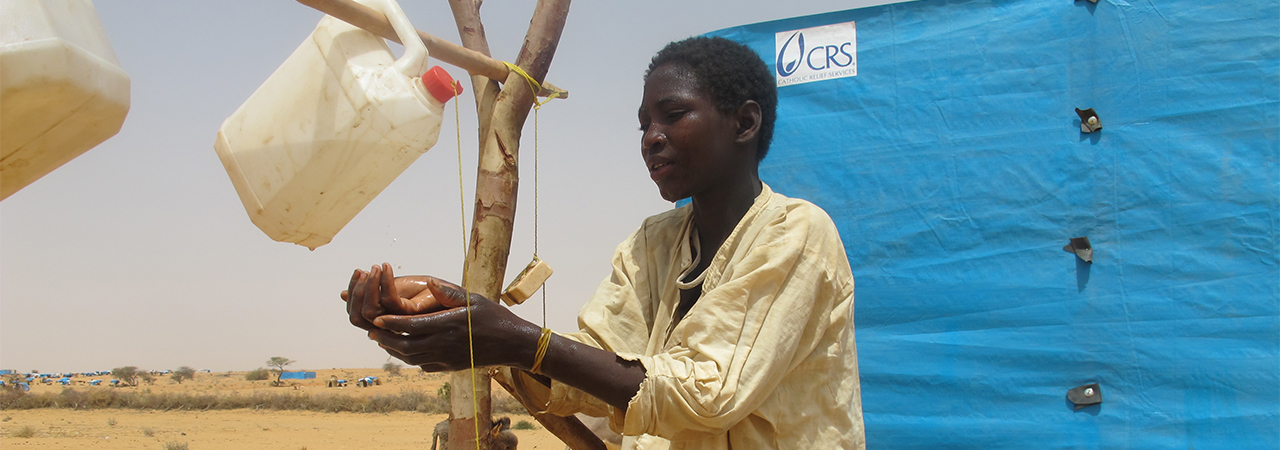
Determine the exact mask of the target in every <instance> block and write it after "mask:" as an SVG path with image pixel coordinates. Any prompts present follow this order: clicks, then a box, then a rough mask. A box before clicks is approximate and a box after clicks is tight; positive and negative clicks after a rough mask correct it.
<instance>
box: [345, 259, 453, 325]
mask: <svg viewBox="0 0 1280 450" xmlns="http://www.w3.org/2000/svg"><path fill="white" fill-rule="evenodd" d="M432 283H440V284H448V283H447V282H444V281H442V280H439V279H437V278H434V277H428V276H406V277H396V276H395V272H394V271H393V270H392V269H391V265H390V264H387V263H382V265H381V266H373V267H371V268H370V269H369V271H368V272H365V271H363V270H360V269H356V271H355V272H354V273H352V274H351V280H350V282H349V283H348V285H347V290H345V291H342V293H341V294H339V296H340V297H342V300H344V301H346V302H347V315H348V317H349V320H350V321H351V324H352V325H355V326H357V327H360V328H362V329H365V330H372V329H374V328H375V325H373V319H374V318H376V317H378V316H380V315H383V314H398V315H414V314H426V313H431V312H436V311H441V310H444V309H447V308H452V307H457V306H462V305H465V304H466V301H465V299H463V300H461V301H458V302H452V303H451V302H450V301H449V299H445V300H444V301H441V300H440V299H438V298H437V297H436V296H435V295H434V294H433V293H432V291H431V290H430V289H428V286H430V285H431V284H432ZM450 286H452V285H451V284H450Z"/></svg>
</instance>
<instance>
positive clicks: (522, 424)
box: [472, 420, 537, 430]
mask: <svg viewBox="0 0 1280 450" xmlns="http://www.w3.org/2000/svg"><path fill="white" fill-rule="evenodd" d="M472 428H475V427H472ZM511 428H513V429H516V430H534V429H537V428H535V427H534V426H533V423H530V422H529V421H528V420H521V421H519V422H516V424H515V426H512V427H511Z"/></svg>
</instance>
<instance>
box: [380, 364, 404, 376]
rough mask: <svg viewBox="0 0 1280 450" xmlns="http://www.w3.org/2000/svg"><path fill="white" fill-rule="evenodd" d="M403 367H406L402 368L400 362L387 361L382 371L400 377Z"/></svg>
mask: <svg viewBox="0 0 1280 450" xmlns="http://www.w3.org/2000/svg"><path fill="white" fill-rule="evenodd" d="M402 367H404V366H401V365H400V363H398V362H395V361H387V363H386V364H383V365H382V370H385V371H387V375H391V376H393V377H394V376H396V375H400V368H402Z"/></svg>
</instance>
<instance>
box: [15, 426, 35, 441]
mask: <svg viewBox="0 0 1280 450" xmlns="http://www.w3.org/2000/svg"><path fill="white" fill-rule="evenodd" d="M35 435H36V430H35V428H31V425H23V426H22V428H19V429H18V431H14V432H13V437H17V438H23V439H26V438H29V437H32V436H35Z"/></svg>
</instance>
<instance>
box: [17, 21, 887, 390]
mask: <svg viewBox="0 0 1280 450" xmlns="http://www.w3.org/2000/svg"><path fill="white" fill-rule="evenodd" d="M880 3H887V2H886V1H883V0H853V1H829V0H821V1H806V2H779V1H728V0H719V1H688V0H677V1H669V0H646V1H596V2H590V1H578V2H575V3H574V4H573V5H572V7H571V9H570V12H569V18H568V23H567V25H566V26H565V30H564V34H563V37H562V38H561V41H560V46H559V49H558V50H557V52H556V55H555V59H554V62H553V63H552V66H551V71H550V73H549V75H548V77H547V78H548V80H549V81H551V82H553V83H555V84H556V85H558V86H561V87H564V88H566V89H568V90H569V91H570V92H571V98H570V99H569V100H563V101H555V102H552V103H551V104H549V105H547V106H546V107H544V108H543V109H542V113H541V118H540V125H541V126H540V153H541V159H540V163H539V165H540V170H541V175H540V195H539V198H540V202H539V203H540V213H539V218H540V221H541V223H540V226H539V235H540V239H539V240H540V243H539V255H540V256H541V257H542V258H543V259H544V260H547V261H548V262H549V263H550V264H551V266H552V267H553V268H555V271H556V273H555V275H554V276H553V277H552V278H551V280H550V281H549V282H548V284H547V288H548V306H547V316H548V324H549V326H550V327H552V328H553V329H555V330H557V331H562V332H563V331H573V330H575V329H576V312H577V310H578V308H579V307H580V306H581V305H582V303H583V302H584V301H585V300H586V299H587V297H588V296H589V295H590V294H591V292H592V291H593V290H594V289H595V286H596V285H597V284H598V283H599V282H600V280H602V279H603V278H604V276H605V275H607V274H608V270H609V259H610V255H611V254H612V252H613V249H614V247H615V246H616V245H617V243H618V242H620V241H622V240H623V239H624V238H626V236H627V235H628V234H629V233H631V232H632V231H633V230H634V229H635V228H636V227H637V226H638V225H639V223H640V220H641V219H643V218H644V217H646V216H649V215H652V214H655V213H658V212H661V211H662V210H664V209H667V208H670V207H671V204H669V203H667V202H665V201H663V200H662V199H661V198H660V197H659V196H658V194H657V190H656V189H655V188H654V187H653V184H652V182H651V181H650V180H649V179H648V176H647V172H646V171H645V170H644V168H643V164H642V162H641V161H640V158H639V148H638V143H639V139H640V134H639V131H638V130H637V121H636V106H637V105H638V102H639V98H640V93H641V88H642V84H641V75H642V73H643V71H644V69H645V67H646V66H647V65H648V60H649V58H650V57H651V56H652V54H653V53H654V52H656V51H657V50H658V49H660V48H661V47H662V46H663V45H664V44H665V43H667V42H669V41H672V40H676V39H681V38H684V37H688V36H692V35H697V34H701V33H704V32H708V31H712V30H716V29H720V28H725V27H731V26H736V25H745V24H750V23H756V22H763V21H769V20H776V19H782V18H788V17H796V16H803V15H810V14H818V13H824V12H830V11H839V10H845V9H852V8H858V7H863V6H869V5H873V4H880ZM533 4H534V2H532V1H518V2H517V1H490V2H487V3H486V4H485V7H484V9H483V10H482V15H483V17H484V23H485V28H486V31H487V34H488V37H489V43H490V47H491V49H492V51H493V53H494V57H496V58H499V59H504V60H508V61H510V60H513V59H514V58H515V54H516V52H517V51H519V48H520V45H521V42H522V39H523V37H524V34H525V32H526V30H527V28H528V21H529V17H530V16H531V14H532V10H533ZM401 6H402V7H403V9H404V10H405V12H406V14H407V15H408V16H409V18H410V20H411V21H413V23H414V25H415V26H416V27H417V28H418V29H420V30H423V31H426V32H428V33H432V34H435V35H436V36H439V37H442V38H445V39H448V40H450V41H453V42H458V39H457V31H456V28H455V26H454V24H453V18H452V15H451V13H450V11H449V8H448V4H447V2H446V1H445V0H432V1H420V0H402V1H401ZM96 7H97V11H98V15H99V17H100V18H101V20H102V23H103V26H104V27H105V29H106V32H107V35H108V36H109V37H110V39H111V45H112V47H113V48H114V49H115V52H116V54H117V56H118V57H119V59H120V64H121V65H122V66H123V68H124V70H125V71H126V72H127V73H128V74H129V76H130V78H131V81H132V100H131V102H132V105H131V108H130V111H129V116H128V119H126V120H125V123H124V127H123V129H122V130H121V131H120V133H119V134H118V135H116V136H115V137H113V138H111V139H110V140H108V141H106V142H105V143H103V144H101V145H99V146H98V147H96V148H94V149H92V150H90V151H89V152H87V153H85V154H84V155H82V156H80V157H79V158H77V159H75V160H73V161H71V162H70V163H68V164H66V165H64V166H63V167H61V168H60V169H58V170H56V171H54V172H53V173H51V174H49V175H47V176H45V177H44V178H42V179H40V180H39V181H36V182H35V183H33V184H31V185H29V186H27V187H26V188H24V189H23V190H21V191H19V192H17V193H16V194H13V195H12V196H10V197H9V198H8V199H5V200H4V201H3V202H0V368H4V369H15V370H18V371H30V370H39V371H42V372H60V371H87V370H109V369H111V368H113V367H120V366H126V365H132V366H138V367H141V368H144V369H168V368H176V367H178V366H183V365H186V366H192V367H195V368H197V369H205V368H207V369H212V370H214V371H226V370H246V369H252V368H255V367H260V366H263V363H264V362H265V361H266V360H267V359H268V358H270V357H272V356H284V357H288V358H291V359H294V360H296V361H297V363H296V364H295V365H294V366H292V367H291V368H297V369H321V368H333V367H378V366H381V365H382V363H384V362H386V361H387V360H388V359H387V355H386V354H385V353H384V352H383V351H382V350H380V349H379V348H377V346H376V345H375V344H373V343H372V342H370V341H368V340H367V339H366V338H365V337H364V333H363V332H362V331H361V330H358V329H356V328H354V327H352V326H350V325H349V324H348V323H347V321H346V318H345V312H344V309H343V304H342V301H341V300H340V299H339V298H338V292H339V291H340V290H341V289H344V288H345V287H346V282H347V279H348V277H349V276H350V274H351V271H352V270H353V269H354V268H356V267H363V268H366V269H367V268H368V267H369V266H370V265H372V264H375V263H380V262H382V261H388V262H391V263H392V264H393V265H394V266H396V268H397V273H398V274H419V273H426V274H433V275H437V276H441V277H445V278H448V279H451V280H457V279H458V278H459V275H460V273H461V267H462V258H463V251H464V242H463V236H462V230H461V224H460V219H459V214H460V213H459V200H458V180H457V173H458V167H457V164H458V163H457V144H456V142H457V138H456V137H455V136H456V131H455V127H454V125H453V120H454V115H453V107H452V104H450V105H449V106H448V108H446V109H447V111H448V112H447V113H446V117H445V125H444V127H443V128H442V131H441V137H440V141H439V143H437V144H436V146H435V147H434V148H433V149H432V150H431V151H430V152H429V153H427V154H426V155H423V156H422V157H421V158H419V159H418V161H417V162H416V163H414V165H413V166H412V167H410V168H409V169H408V170H407V171H405V173H404V174H403V175H401V176H400V178H398V179H397V180H396V181H395V182H394V183H392V184H391V186H390V187H388V188H387V189H386V190H385V191H383V192H382V194H381V195H380V196H379V197H378V198H377V199H375V200H374V201H373V202H372V203H371V204H370V205H369V206H368V207H366V208H365V209H364V211H362V212H361V213H360V214H359V215H358V216H356V218H355V219H354V220H352V221H351V223H350V224H348V225H347V226H346V228H345V229H343V231H342V232H341V233H339V234H338V235H337V237H335V238H334V240H333V242H332V243H330V244H328V245H326V246H323V247H320V248H319V249H317V250H315V251H309V250H307V249H306V248H305V247H300V246H297V245H294V244H286V243H280V242H275V241H272V240H271V239H270V238H268V237H267V236H266V235H265V234H263V233H262V232H261V231H259V230H258V229H257V228H256V227H255V226H254V225H253V224H252V223H251V222H250V221H249V218H248V215H247V214H246V213H245V211H244V208H243V207H242V206H241V204H240V201H239V199H238V197H237V196H236V193H235V190H234V188H233V187H232V185H231V182H230V180H229V179H228V177H227V174H226V172H225V171H224V170H223V168H222V164H221V163H220V162H219V161H218V157H217V155H216V154H215V152H214V150H213V141H214V136H215V135H216V133H217V130H218V127H219V126H220V125H221V124H222V121H223V120H224V119H226V118H227V116H228V115H230V114H231V113H232V112H233V111H234V110H235V109H236V108H237V107H239V106H240V104H241V103H242V102H244V101H245V99H247V98H248V97H249V95H250V94H251V93H253V91H254V90H255V89H256V88H257V87H258V85H260V84H261V83H262V82H263V81H264V80H265V79H266V78H267V76H268V75H270V74H271V73H272V72H273V71H274V70H275V69H276V67H278V66H279V65H280V64H281V63H282V62H283V61H284V60H285V58H286V57H287V56H288V55H289V54H290V53H292V52H293V50H294V49H295V48H296V47H297V46H298V45H299V44H300V43H301V42H302V41H303V39H305V38H306V37H307V36H308V34H309V33H310V32H311V30H312V29H313V28H314V27H315V25H316V22H317V21H319V19H320V17H321V14H320V13H318V12H316V11H314V10H312V9H310V8H308V7H306V6H303V5H301V4H299V3H296V2H292V1H288V0H237V1H205V2H197V1H171V0H168V1H159V0H157V1H142V0H128V1H126V0H106V1H103V0H100V1H98V2H96ZM435 63H438V61H436V62H435ZM445 67H446V68H447V69H448V70H449V72H450V73H451V74H452V75H453V76H454V77H455V78H463V77H465V72H464V71H463V70H461V69H458V68H456V67H451V66H447V65H446V66H445ZM464 85H465V86H466V88H467V92H466V93H464V97H462V102H461V103H460V106H461V119H462V126H461V128H462V142H463V144H462V147H463V152H464V158H465V159H464V163H463V165H464V169H463V173H464V178H465V180H464V186H465V187H466V200H467V205H466V211H467V214H470V212H471V209H472V206H471V202H472V200H473V195H474V189H475V185H474V176H475V155H476V144H475V134H476V132H475V113H474V108H473V107H472V105H474V100H473V99H472V97H471V92H470V90H471V89H470V84H469V82H464ZM532 137H533V118H532V116H530V120H529V122H528V123H527V124H526V126H525V136H524V141H523V143H522V148H521V150H522V152H521V171H522V173H521V175H522V178H521V184H520V203H519V208H520V209H519V213H518V217H517V221H516V231H515V237H514V242H513V244H512V252H511V254H512V256H511V261H510V263H509V268H508V272H509V277H508V279H510V275H514V273H515V272H518V271H519V270H520V269H521V268H523V266H524V264H525V263H526V262H527V261H528V259H529V257H530V256H532V251H533V223H532V221H533V196H532V194H533V172H532V169H533V159H532V156H533V154H532V150H533V141H532ZM469 220H470V218H469V217H468V223H469ZM538 298H540V296H535V298H534V299H531V300H530V301H529V302H528V303H526V304H525V305H522V306H519V307H517V308H515V310H516V311H517V312H518V313H519V314H520V315H521V316H524V317H525V318H528V319H530V320H533V321H534V322H535V323H536V322H541V315H542V310H541V305H540V303H539V301H538Z"/></svg>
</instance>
